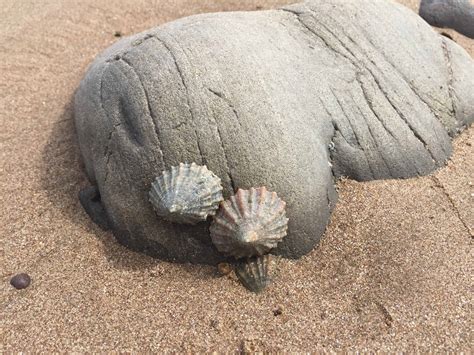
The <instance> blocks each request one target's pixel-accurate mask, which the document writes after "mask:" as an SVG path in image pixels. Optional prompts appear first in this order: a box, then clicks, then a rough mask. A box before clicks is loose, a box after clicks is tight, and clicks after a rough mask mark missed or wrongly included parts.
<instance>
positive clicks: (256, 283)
mask: <svg viewBox="0 0 474 355" xmlns="http://www.w3.org/2000/svg"><path fill="white" fill-rule="evenodd" d="M235 273H236V274H237V277H238V278H239V280H240V282H241V283H242V284H243V285H244V286H245V287H246V288H247V289H248V290H249V291H252V292H255V293H259V292H261V291H263V290H264V289H265V288H266V287H267V286H268V285H269V284H270V283H271V282H272V274H273V260H272V257H271V255H269V254H267V255H263V256H259V257H256V258H249V259H247V260H245V261H241V262H240V263H239V264H238V265H237V267H236V269H235Z"/></svg>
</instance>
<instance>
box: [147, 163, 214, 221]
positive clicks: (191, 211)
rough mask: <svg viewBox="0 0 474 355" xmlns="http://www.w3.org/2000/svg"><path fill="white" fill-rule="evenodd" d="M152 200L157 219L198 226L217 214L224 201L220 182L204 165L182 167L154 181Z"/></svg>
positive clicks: (150, 193) (183, 165)
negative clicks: (158, 217) (197, 224)
mask: <svg viewBox="0 0 474 355" xmlns="http://www.w3.org/2000/svg"><path fill="white" fill-rule="evenodd" d="M149 200H150V202H151V204H152V205H153V208H154V210H155V212H156V214H157V215H158V216H160V217H162V218H164V219H166V220H168V221H170V222H175V223H184V224H196V223H198V222H202V221H205V220H206V219H207V217H208V216H213V215H215V214H216V212H217V209H218V208H219V204H220V202H222V201H223V196H222V186H221V179H220V178H219V177H218V176H216V175H215V174H214V173H213V172H212V171H210V170H209V169H208V168H207V167H206V166H205V165H204V166H202V165H197V164H196V163H191V164H188V163H180V164H179V165H178V166H172V167H171V168H170V169H168V170H165V171H163V172H162V173H161V175H160V176H158V177H157V178H156V179H155V181H154V182H153V183H152V186H151V189H150V192H149Z"/></svg>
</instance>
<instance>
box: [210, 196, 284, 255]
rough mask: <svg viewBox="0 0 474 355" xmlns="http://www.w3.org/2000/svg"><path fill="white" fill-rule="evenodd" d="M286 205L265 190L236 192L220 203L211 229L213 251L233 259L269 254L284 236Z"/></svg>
mask: <svg viewBox="0 0 474 355" xmlns="http://www.w3.org/2000/svg"><path fill="white" fill-rule="evenodd" d="M285 206H286V203H285V202H284V201H282V200H281V199H280V198H279V197H278V196H277V194H276V192H270V191H268V190H267V189H266V188H265V187H259V188H251V189H250V190H242V189H239V190H238V191H237V193H236V194H235V195H234V196H232V197H231V198H230V199H229V200H227V201H224V202H222V203H221V205H220V208H219V211H218V212H217V214H216V216H215V217H214V219H213V222H212V224H211V227H210V232H211V238H212V242H213V243H214V245H215V246H216V248H217V249H218V250H219V251H220V252H222V253H224V254H226V255H232V256H234V257H235V258H237V259H238V258H242V257H250V256H258V255H263V254H266V253H268V252H269V251H270V250H271V249H273V248H275V247H276V246H277V244H278V243H279V242H280V241H281V240H282V239H283V237H285V235H286V232H287V229H288V218H286V213H285Z"/></svg>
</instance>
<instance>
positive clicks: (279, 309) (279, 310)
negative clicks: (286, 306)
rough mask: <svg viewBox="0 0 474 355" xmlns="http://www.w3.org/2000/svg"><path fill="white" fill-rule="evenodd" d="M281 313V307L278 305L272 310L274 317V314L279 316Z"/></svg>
mask: <svg viewBox="0 0 474 355" xmlns="http://www.w3.org/2000/svg"><path fill="white" fill-rule="evenodd" d="M282 313H283V307H282V306H278V307H277V308H275V309H274V310H273V315H274V316H275V317H276V316H279V315H281V314H282Z"/></svg>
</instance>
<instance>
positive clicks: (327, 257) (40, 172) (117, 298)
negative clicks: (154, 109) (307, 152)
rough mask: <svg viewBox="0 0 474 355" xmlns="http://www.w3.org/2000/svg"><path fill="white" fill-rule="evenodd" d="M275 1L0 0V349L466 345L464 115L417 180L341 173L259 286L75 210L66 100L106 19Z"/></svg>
mask: <svg viewBox="0 0 474 355" xmlns="http://www.w3.org/2000/svg"><path fill="white" fill-rule="evenodd" d="M286 2H288V1H283V0H281V1H279V0H267V1H264V0H261V1H256V0H255V1H252V0H235V1H234V0H232V1H229V0H225V4H224V0H220V1H219V0H213V1H211V0H205V1H203V0H179V1H173V2H171V1H165V0H155V1H151V0H150V1H144V0H139V1H134V2H132V1H125V0H112V1H102V0H101V1H96V0H81V1H66V0H65V1H61V0H51V1H33V0H22V1H13V0H1V1H0V19H1V20H0V92H1V97H0V123H1V126H0V127H1V130H0V154H1V159H0V177H1V179H0V196H2V202H1V204H0V225H1V227H0V243H1V248H0V249H1V254H0V272H1V284H0V324H1V328H0V329H1V330H0V350H16V351H45V352H49V351H52V350H60V351H95V352H97V351H108V350H109V351H110V350H119V351H146V350H152V351H164V350H175V351H184V350H188V351H189V350H190V351H205V350H218V351H239V350H244V349H252V348H253V349H257V350H286V351H310V350H312V351H316V350H368V349H370V350H390V351H393V350H420V351H427V350H432V351H438V350H442V351H446V350H456V351H461V350H464V351H470V350H472V348H473V334H472V329H473V328H474V327H473V325H474V324H473V320H472V319H473V318H474V317H473V303H472V301H473V299H472V291H473V282H472V281H473V280H472V276H473V274H474V273H473V261H472V260H473V256H474V255H473V248H472V240H473V239H472V238H473V234H472V231H473V230H474V210H473V209H474V207H473V206H474V203H473V202H474V197H473V193H474V186H473V183H474V164H473V158H474V148H473V145H474V130H473V129H472V128H471V129H470V130H468V131H466V132H464V133H463V134H462V135H461V136H460V137H459V138H458V139H456V141H455V154H454V157H453V158H452V160H451V161H450V162H449V164H448V165H447V167H446V168H444V169H442V170H441V171H439V172H437V173H435V174H434V175H432V176H430V177H423V178H417V179H410V180H404V181H378V182H371V183H357V182H353V181H342V182H341V183H340V184H339V193H340V200H339V204H338V206H337V208H336V210H335V212H334V215H333V217H332V220H331V224H330V226H329V227H328V230H327V232H326V234H325V236H324V239H323V241H322V243H321V244H320V246H319V247H318V248H317V249H315V250H314V251H313V252H312V253H311V254H310V255H308V256H306V257H304V258H303V259H301V260H298V261H288V260H281V261H280V262H279V270H280V275H279V277H278V279H277V281H276V282H275V283H274V284H273V285H272V286H271V287H270V288H269V289H268V290H267V291H266V292H264V293H263V294H261V295H253V294H251V293H249V292H247V291H246V290H245V289H244V288H243V287H241V286H240V285H239V284H238V283H237V281H236V280H235V278H234V277H218V276H217V275H216V272H215V269H214V268H212V267H209V266H194V265H175V264H170V263H165V262H160V261H158V260H154V259H151V258H149V257H146V256H143V255H140V254H136V253H133V252H130V251H128V250H127V249H125V248H123V247H121V246H119V245H118V244H117V243H116V242H115V241H114V239H113V237H112V235H111V234H110V233H106V232H103V231H101V230H100V229H99V228H98V227H97V226H95V225H94V224H93V223H92V222H91V221H90V220H89V218H88V217H87V216H86V214H85V212H84V211H83V209H82V208H81V206H80V204H79V201H78V199H77V193H78V191H79V189H80V188H81V187H83V186H86V185H87V180H86V177H85V175H84V173H83V171H82V170H81V165H80V157H79V154H78V149H77V142H76V138H75V134H74V126H73V121H72V117H71V98H72V95H73V93H74V90H75V88H76V87H77V85H78V83H79V81H80V79H81V77H82V76H83V74H84V72H85V69H86V67H87V65H88V64H89V63H90V62H91V60H92V59H93V57H94V56H95V55H96V54H97V53H98V52H99V51H101V50H102V49H104V48H105V47H107V46H108V45H110V44H111V43H112V42H114V41H116V40H117V38H115V37H114V32H115V31H121V32H122V33H123V34H124V35H128V34H131V33H134V32H138V31H141V30H144V29H146V28H148V27H152V26H154V25H157V24H161V23H164V22H167V21H170V20H173V19H175V18H179V17H182V16H186V15H190V14H194V13H199V12H209V11H219V10H236V9H249V10H252V9H253V10H255V9H258V8H269V7H274V6H277V5H281V4H284V3H286ZM406 3H407V4H408V5H411V7H412V8H415V7H416V4H415V2H414V1H409V0H407V1H406ZM446 32H449V33H450V34H451V35H452V36H453V38H454V39H455V40H456V41H458V43H460V44H462V45H463V46H464V47H465V48H467V49H468V50H470V53H471V55H474V41H470V40H467V39H466V38H464V37H462V36H460V35H457V34H456V33H454V32H452V31H446ZM18 272H27V273H29V274H30V275H31V277H32V280H33V281H32V284H31V286H30V287H29V288H27V289H25V290H21V291H18V290H15V289H14V288H13V287H11V286H10V284H9V280H10V277H11V276H12V275H13V274H16V273H18ZM278 308H281V314H280V315H274V311H275V310H276V309H278ZM277 313H278V312H277Z"/></svg>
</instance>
